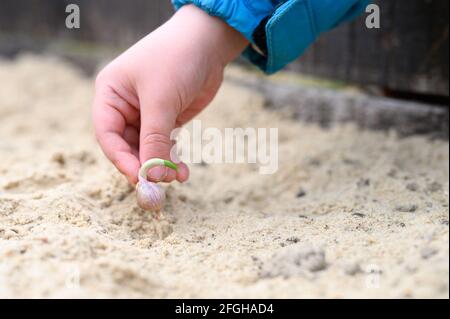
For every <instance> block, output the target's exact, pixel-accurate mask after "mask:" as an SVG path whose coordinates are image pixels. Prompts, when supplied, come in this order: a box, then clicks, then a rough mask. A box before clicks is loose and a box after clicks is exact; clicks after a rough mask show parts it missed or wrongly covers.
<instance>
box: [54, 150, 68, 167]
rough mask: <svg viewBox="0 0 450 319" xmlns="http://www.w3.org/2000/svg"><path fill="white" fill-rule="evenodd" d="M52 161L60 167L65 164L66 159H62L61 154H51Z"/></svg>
mask: <svg viewBox="0 0 450 319" xmlns="http://www.w3.org/2000/svg"><path fill="white" fill-rule="evenodd" d="M52 161H53V162H55V163H58V164H59V165H61V166H63V165H64V164H66V159H65V157H64V154H62V153H55V154H53V156H52Z"/></svg>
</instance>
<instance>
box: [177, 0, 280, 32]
mask: <svg viewBox="0 0 450 319" xmlns="http://www.w3.org/2000/svg"><path fill="white" fill-rule="evenodd" d="M276 2H277V1H276V0H275V1H272V0H256V1H255V0H172V3H173V5H174V6H175V9H177V10H178V9H179V8H181V7H182V6H183V5H185V4H194V5H196V6H197V7H199V8H201V9H203V10H205V11H206V12H207V13H208V14H210V15H212V16H216V17H219V18H221V19H223V20H224V21H226V22H227V23H228V24H229V25H230V26H232V27H233V28H235V29H236V30H238V31H239V32H241V33H242V34H243V35H244V36H245V37H246V38H247V39H248V40H249V41H252V40H253V39H252V34H253V31H254V30H255V29H256V27H257V26H258V25H259V23H260V22H261V20H262V19H264V18H265V17H267V16H268V15H270V14H271V13H272V12H273V11H274V10H275V3H276Z"/></svg>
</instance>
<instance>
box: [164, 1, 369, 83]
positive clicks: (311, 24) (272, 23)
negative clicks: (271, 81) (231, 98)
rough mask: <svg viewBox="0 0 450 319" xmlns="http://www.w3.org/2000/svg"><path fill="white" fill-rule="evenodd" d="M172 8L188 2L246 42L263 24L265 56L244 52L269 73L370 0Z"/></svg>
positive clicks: (226, 3) (207, 3)
mask: <svg viewBox="0 0 450 319" xmlns="http://www.w3.org/2000/svg"><path fill="white" fill-rule="evenodd" d="M172 2H173V4H174V5H175V8H177V9H178V8H180V7H181V6H183V5H185V4H188V3H192V4H195V5H197V6H198V7H200V8H202V9H203V10H205V11H206V12H208V13H209V14H210V15H213V16H218V17H220V18H222V19H223V20H225V21H226V22H227V23H228V24H229V25H230V26H232V27H233V28H235V29H237V30H238V31H240V32H241V33H242V34H243V35H244V36H245V37H246V38H247V39H248V40H249V41H251V42H252V43H254V41H253V40H254V39H253V38H252V35H253V32H254V30H255V29H256V28H257V26H258V25H259V24H260V23H261V21H262V20H263V19H264V18H266V17H270V18H269V20H268V22H267V24H266V27H265V29H266V37H267V39H266V41H267V55H263V54H261V52H260V50H255V49H254V48H253V47H252V46H250V47H249V48H247V50H246V51H245V52H244V56H246V57H247V58H248V59H249V60H250V61H251V62H253V63H254V64H256V65H257V66H258V67H259V68H261V69H262V70H263V71H264V72H266V73H268V74H271V73H275V72H277V71H278V70H280V69H282V68H283V67H284V66H286V65H287V64H289V63H290V62H292V61H294V60H295V59H297V58H298V57H299V56H300V55H302V54H303V53H304V51H305V50H306V49H307V48H308V47H309V46H310V45H311V44H312V43H313V42H314V41H315V40H316V39H317V38H318V36H319V35H320V34H321V33H323V32H326V31H329V30H331V29H333V28H335V27H337V26H338V25H340V24H342V23H344V22H348V21H351V20H353V19H355V18H356V17H358V16H359V15H360V14H361V13H363V12H364V10H365V8H366V7H367V5H368V4H369V2H370V0H284V1H283V0H259V1H258V0H253V1H252V0H173V1H172Z"/></svg>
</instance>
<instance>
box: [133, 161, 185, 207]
mask: <svg viewBox="0 0 450 319" xmlns="http://www.w3.org/2000/svg"><path fill="white" fill-rule="evenodd" d="M155 166H166V167H169V168H171V169H174V170H177V169H178V168H177V166H176V165H175V164H174V163H172V162H170V161H167V160H162V159H159V158H154V159H151V160H148V161H147V162H145V163H144V164H143V165H142V167H141V169H140V170H139V182H138V184H137V185H136V199H137V203H138V205H139V207H140V208H142V209H143V210H146V211H151V212H156V213H159V211H160V210H161V209H162V207H163V204H164V200H165V198H166V194H165V191H164V189H163V188H162V187H161V186H160V185H158V184H156V183H153V182H150V181H148V180H147V173H148V171H149V170H150V169H151V168H153V167H155Z"/></svg>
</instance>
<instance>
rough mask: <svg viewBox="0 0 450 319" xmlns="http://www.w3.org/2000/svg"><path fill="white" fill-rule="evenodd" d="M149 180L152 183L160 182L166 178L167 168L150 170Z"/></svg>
mask: <svg viewBox="0 0 450 319" xmlns="http://www.w3.org/2000/svg"><path fill="white" fill-rule="evenodd" d="M148 176H149V177H150V179H151V180H152V181H154V182H160V181H162V180H164V179H165V178H166V176H167V167H162V166H161V167H155V168H152V169H151V170H150V172H149V174H148Z"/></svg>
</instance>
